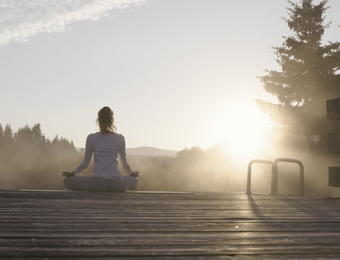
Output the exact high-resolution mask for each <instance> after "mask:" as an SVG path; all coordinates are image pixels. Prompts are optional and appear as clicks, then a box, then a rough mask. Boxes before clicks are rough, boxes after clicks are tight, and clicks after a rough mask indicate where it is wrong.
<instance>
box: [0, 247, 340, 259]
mask: <svg viewBox="0 0 340 260" xmlns="http://www.w3.org/2000/svg"><path fill="white" fill-rule="evenodd" d="M0 252H1V254H2V256H3V257H18V256H25V257H46V256H54V257H90V256H91V257H94V258H97V257H110V256H135V257H139V256H149V257H151V256H174V255H180V256H190V255H200V256H204V255H206V256H207V257H209V256H210V255H263V254H274V255H282V254H287V252H289V254H315V255H318V254H326V253H327V254H340V245H282V246H280V245H262V246H261V247H258V246H253V245H215V246H196V247H195V246H153V245H149V246H110V247H87V246H83V245H79V246H74V247H63V248H62V250H60V247H38V246H36V247H34V246H33V247H20V246H13V247H0Z"/></svg>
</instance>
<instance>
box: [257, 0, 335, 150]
mask: <svg viewBox="0 0 340 260" xmlns="http://www.w3.org/2000/svg"><path fill="white" fill-rule="evenodd" d="M288 3H289V4H290V5H291V7H292V8H287V10H288V14H289V18H288V19H285V21H286V23H287V25H288V27H289V29H290V30H291V31H292V32H294V35H293V36H289V37H284V38H285V41H284V42H283V44H282V46H280V47H276V48H274V50H275V54H276V55H277V62H278V64H279V65H280V66H281V70H282V71H274V70H271V71H267V72H268V75H266V76H263V77H260V79H261V81H262V82H263V83H264V89H265V91H267V92H268V93H270V94H272V95H274V96H275V97H276V98H277V99H278V104H273V103H269V102H265V101H262V100H259V99H258V100H256V103H257V105H258V106H259V107H260V108H261V110H262V112H264V113H266V114H268V115H269V116H270V118H271V119H272V120H273V122H274V123H276V124H277V125H278V126H281V127H285V128H287V129H293V130H297V131H302V133H303V134H304V135H305V136H306V137H307V138H309V139H310V140H314V143H315V144H319V147H325V143H326V142H325V140H326V138H324V137H325V134H326V133H327V132H328V131H329V129H328V128H327V123H326V100H328V99H332V98H338V97H340V75H339V74H338V72H339V69H340V43H339V42H334V43H332V42H328V44H326V45H323V44H322V36H323V35H324V31H325V29H326V28H328V27H329V25H330V24H325V23H324V20H325V16H324V14H325V12H326V10H327V9H328V7H327V6H326V4H327V0H324V1H321V2H320V3H319V4H313V0H301V1H300V2H299V3H298V4H295V3H293V2H291V1H288ZM320 141H321V142H320Z"/></svg>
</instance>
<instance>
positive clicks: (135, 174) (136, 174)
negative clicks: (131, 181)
mask: <svg viewBox="0 0 340 260" xmlns="http://www.w3.org/2000/svg"><path fill="white" fill-rule="evenodd" d="M131 176H133V177H138V176H139V172H132V173H131Z"/></svg>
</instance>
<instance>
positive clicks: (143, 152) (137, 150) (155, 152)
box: [126, 146, 178, 157]
mask: <svg viewBox="0 0 340 260" xmlns="http://www.w3.org/2000/svg"><path fill="white" fill-rule="evenodd" d="M177 153H178V151H176V150H166V149H160V148H156V147H151V146H141V147H134V148H126V154H127V155H140V156H171V157H176V154H177Z"/></svg>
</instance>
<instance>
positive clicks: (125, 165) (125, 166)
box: [119, 135, 132, 175]
mask: <svg viewBox="0 0 340 260" xmlns="http://www.w3.org/2000/svg"><path fill="white" fill-rule="evenodd" d="M121 137H122V143H121V147H120V150H119V156H120V160H121V162H122V164H123V165H122V167H123V170H124V171H125V173H126V174H128V175H131V174H132V170H131V168H130V165H129V164H128V162H127V161H126V151H125V149H126V148H125V146H126V144H125V138H124V136H122V135H121Z"/></svg>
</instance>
